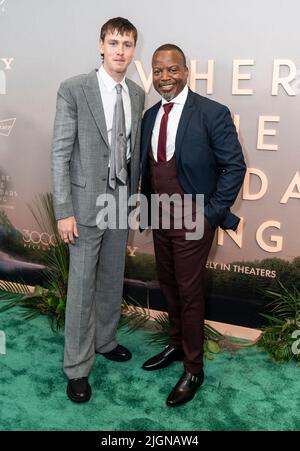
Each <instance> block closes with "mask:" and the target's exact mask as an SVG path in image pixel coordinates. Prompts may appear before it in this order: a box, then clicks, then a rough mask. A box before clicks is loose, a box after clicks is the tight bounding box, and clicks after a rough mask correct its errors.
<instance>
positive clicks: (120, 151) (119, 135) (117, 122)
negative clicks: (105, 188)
mask: <svg viewBox="0 0 300 451" xmlns="http://www.w3.org/2000/svg"><path fill="white" fill-rule="evenodd" d="M116 90H117V100H116V104H115V109H114V117H113V125H112V132H111V158H110V171H109V186H110V187H111V188H112V189H115V188H116V179H118V180H119V181H120V182H122V183H123V184H124V185H125V184H126V182H127V177H128V173H127V159H126V153H127V139H126V126H125V114H124V108H123V99H122V86H121V85H120V84H118V85H116Z"/></svg>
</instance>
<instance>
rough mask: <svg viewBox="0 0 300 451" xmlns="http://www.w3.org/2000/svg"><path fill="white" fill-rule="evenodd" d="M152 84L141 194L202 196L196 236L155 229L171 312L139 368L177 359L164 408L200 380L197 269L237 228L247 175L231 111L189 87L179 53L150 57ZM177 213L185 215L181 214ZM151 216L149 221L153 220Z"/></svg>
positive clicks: (169, 50)
mask: <svg viewBox="0 0 300 451" xmlns="http://www.w3.org/2000/svg"><path fill="white" fill-rule="evenodd" d="M152 69H153V85H154V87H155V89H156V91H158V92H159V94H160V95H161V96H162V99H161V101H160V102H159V103H157V104H156V105H154V106H153V107H152V108H150V109H149V110H148V111H147V112H146V113H145V116H144V119H143V124H142V184H141V191H142V194H143V195H144V196H146V198H147V199H148V205H149V204H150V197H151V195H153V194H155V195H159V196H160V195H162V194H167V195H169V196H171V195H174V194H177V195H179V196H181V198H182V199H183V198H184V195H186V194H189V195H192V198H193V199H194V200H193V218H194V217H195V211H196V210H197V209H196V205H197V203H196V200H195V199H197V195H199V194H202V195H203V198H204V218H203V217H202V220H203V221H204V229H203V236H202V238H200V239H199V238H198V239H192V240H191V239H187V234H186V232H187V228H186V227H185V225H182V227H181V228H180V229H178V228H177V227H176V226H175V225H174V223H175V222H174V221H175V219H174V218H175V213H174V211H175V210H174V208H175V207H174V208H173V210H172V208H171V210H170V218H171V219H170V220H171V225H170V227H169V228H165V227H164V226H163V224H162V214H161V211H160V215H159V222H158V224H159V227H158V228H155V227H154V230H153V240H154V248H155V256H156V263H157V272H158V279H159V282H160V287H161V290H162V292H163V294H164V296H165V298H166V301H167V305H168V311H169V321H170V329H169V345H168V346H167V347H166V348H165V349H164V350H163V351H162V352H161V353H160V354H158V355H156V356H154V357H152V358H150V359H149V360H147V361H146V362H145V363H144V364H143V366H142V368H143V369H144V370H148V371H151V370H157V369H160V368H164V367H166V366H168V365H169V364H170V363H172V362H173V361H175V360H183V361H184V372H183V374H182V376H181V378H180V379H179V381H178V383H177V384H176V385H175V387H174V388H173V390H172V391H171V393H170V395H169V397H168V399H167V405H168V406H172V407H175V406H177V405H180V404H183V403H185V402H188V401H190V400H191V399H192V398H193V397H194V395H195V393H196V391H197V389H198V388H199V387H200V385H201V384H202V383H203V379H204V373H203V342H204V298H203V274H204V270H205V265H206V261H207V257H208V254H209V251H210V248H211V244H212V241H213V238H214V232H215V229H216V228H217V227H218V226H220V227H221V228H223V229H233V230H235V229H236V228H237V226H238V223H239V218H238V217H237V216H235V215H234V214H233V213H231V211H230V207H231V206H232V204H233V203H234V201H235V199H236V197H237V195H238V193H239V190H240V188H241V185H242V183H243V179H244V175H245V170H246V166H245V162H244V157H243V153H242V149H241V146H240V143H239V141H238V137H237V133H236V129H235V126H234V124H233V122H232V118H231V115H230V111H229V110H228V108H227V107H226V106H224V105H221V104H219V103H217V102H214V101H212V100H209V99H207V98H205V97H202V96H200V95H198V94H196V93H194V92H192V91H190V90H189V89H188V87H187V78H188V69H187V66H186V59H185V55H184V53H183V52H182V50H181V49H180V48H179V47H177V46H176V45H173V44H165V45H162V46H160V47H159V48H158V49H157V50H156V51H155V52H154V55H153V59H152ZM182 217H183V215H182ZM153 220H154V218H153V217H152V218H151V221H149V222H150V224H148V225H151V222H152V224H153Z"/></svg>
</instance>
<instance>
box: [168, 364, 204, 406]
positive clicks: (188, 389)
mask: <svg viewBox="0 0 300 451" xmlns="http://www.w3.org/2000/svg"><path fill="white" fill-rule="evenodd" d="M203 380H204V373H203V371H202V372H201V373H199V374H192V373H188V372H186V371H184V373H183V374H182V376H181V378H180V379H179V381H178V382H177V384H176V385H175V387H174V388H173V390H172V391H171V393H170V394H169V396H168V399H167V405H168V406H169V407H176V406H179V405H181V404H184V403H186V402H188V401H191V400H192V399H193V397H194V396H195V394H196V392H197V390H198V388H199V387H200V386H201V385H202V384H203Z"/></svg>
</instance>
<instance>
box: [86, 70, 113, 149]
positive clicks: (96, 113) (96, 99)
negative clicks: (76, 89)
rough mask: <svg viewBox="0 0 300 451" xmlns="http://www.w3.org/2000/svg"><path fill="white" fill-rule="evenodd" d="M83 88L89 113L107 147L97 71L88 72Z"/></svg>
mask: <svg viewBox="0 0 300 451" xmlns="http://www.w3.org/2000/svg"><path fill="white" fill-rule="evenodd" d="M83 90H84V93H85V96H86V100H87V103H88V105H89V107H90V110H91V113H92V115H93V117H94V119H95V121H96V124H97V127H98V129H99V132H100V133H101V136H102V138H103V139H104V142H105V144H106V145H107V147H109V144H108V136H107V127H106V121H105V114H104V110H103V104H102V99H101V94H100V89H99V83H98V78H97V72H96V71H95V70H93V71H92V72H90V73H89V74H88V76H87V82H86V84H85V85H83Z"/></svg>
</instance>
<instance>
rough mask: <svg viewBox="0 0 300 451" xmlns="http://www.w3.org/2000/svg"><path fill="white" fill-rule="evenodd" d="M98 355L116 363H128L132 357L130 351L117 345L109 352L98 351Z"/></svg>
mask: <svg viewBox="0 0 300 451" xmlns="http://www.w3.org/2000/svg"><path fill="white" fill-rule="evenodd" d="M96 353H97V354H100V355H103V357H105V358H106V359H108V360H114V361H115V362H126V361H127V360H130V359H131V357H132V354H131V352H130V351H129V349H127V348H125V346H122V345H117V346H116V347H115V348H114V349H112V350H111V351H109V352H99V351H96Z"/></svg>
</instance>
